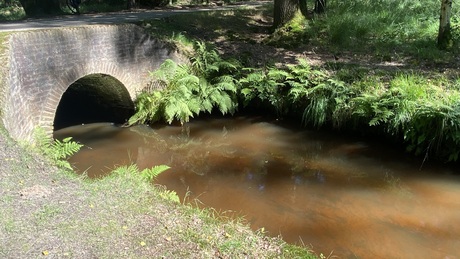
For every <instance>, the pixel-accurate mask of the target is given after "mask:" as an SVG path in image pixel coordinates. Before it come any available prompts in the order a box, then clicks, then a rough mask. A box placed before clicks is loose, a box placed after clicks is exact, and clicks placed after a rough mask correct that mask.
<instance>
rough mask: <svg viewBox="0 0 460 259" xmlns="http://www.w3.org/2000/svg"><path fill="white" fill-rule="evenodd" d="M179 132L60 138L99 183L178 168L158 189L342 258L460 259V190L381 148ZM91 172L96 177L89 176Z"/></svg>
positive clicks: (251, 128) (71, 132) (234, 131)
mask: <svg viewBox="0 0 460 259" xmlns="http://www.w3.org/2000/svg"><path fill="white" fill-rule="evenodd" d="M187 127H188V128H186V129H185V130H184V129H181V128H180V127H174V126H157V127H155V129H154V130H152V128H150V127H147V126H137V127H132V128H117V127H115V126H113V125H110V124H92V125H85V126H76V127H71V128H67V129H63V130H60V131H58V132H56V134H55V135H56V137H58V138H62V137H64V136H74V138H75V139H76V140H78V141H80V142H82V143H84V144H85V145H87V146H88V147H90V148H86V149H83V150H82V151H81V152H79V154H77V155H76V156H74V157H73V158H72V160H71V162H72V163H73V164H75V165H76V166H77V167H78V168H79V169H80V170H81V171H85V170H86V171H87V173H88V175H90V176H92V177H95V176H98V175H101V174H104V173H107V172H108V171H109V169H108V168H113V166H114V165H122V164H128V163H133V162H135V163H137V164H138V166H139V167H140V168H145V167H151V166H154V165H158V164H167V165H169V166H171V167H172V169H170V170H168V171H167V172H166V173H163V174H161V175H160V177H159V178H158V182H159V183H161V184H164V185H166V186H167V187H168V188H170V189H173V190H176V191H177V192H178V194H179V196H180V197H182V198H184V197H187V199H188V200H189V201H193V200H194V199H199V200H200V202H199V203H198V204H201V205H202V206H209V207H214V208H216V209H217V210H220V211H233V212H234V213H235V214H239V215H245V218H246V219H247V220H248V221H249V222H250V223H251V226H252V227H253V228H254V229H258V228H262V227H264V228H265V229H266V230H268V231H269V233H270V234H272V235H282V236H283V238H284V239H285V240H287V241H289V242H303V243H305V244H311V245H312V246H313V249H314V250H315V251H317V252H318V253H323V254H329V253H330V252H331V251H333V254H334V255H338V256H339V257H341V258H355V257H358V258H370V257H371V258H456V256H458V255H460V226H459V225H458V224H456V223H457V221H458V220H459V219H460V188H459V187H460V182H459V177H457V176H454V175H452V172H453V171H452V170H449V169H447V168H442V167H432V168H428V167H426V168H425V169H424V171H423V172H420V171H419V164H414V163H412V162H411V161H410V159H407V158H405V157H404V155H403V154H400V153H398V152H395V151H394V150H388V149H385V148H384V147H382V146H381V145H380V144H374V143H371V142H363V141H362V140H357V139H344V138H341V137H337V136H332V135H327V134H321V133H318V132H309V131H303V130H298V129H293V128H290V127H282V126H278V125H276V124H273V123H268V122H264V121H263V120H260V119H259V118H252V119H251V118H245V117H238V118H234V119H201V120H196V121H194V122H192V123H189V124H188V125H187ZM87 169H88V170H87Z"/></svg>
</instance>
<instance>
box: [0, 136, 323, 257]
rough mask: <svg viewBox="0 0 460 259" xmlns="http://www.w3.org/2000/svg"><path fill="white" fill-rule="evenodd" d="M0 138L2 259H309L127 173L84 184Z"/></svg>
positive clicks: (134, 173) (302, 252)
mask: <svg viewBox="0 0 460 259" xmlns="http://www.w3.org/2000/svg"><path fill="white" fill-rule="evenodd" d="M0 131H1V134H0V147H1V152H0V178H1V179H2V181H1V182H0V207H1V208H2V210H0V226H1V227H0V257H2V258H40V257H44V258H46V257H48V258H296V257H297V258H314V257H313V256H312V255H309V254H308V253H307V251H306V250H305V249H302V248H299V247H294V246H291V245H287V244H286V243H284V242H283V241H281V239H279V238H269V237H267V236H265V234H264V233H262V232H260V231H259V232H252V231H251V230H250V229H249V227H248V226H247V225H245V224H244V222H242V221H241V220H238V219H236V220H235V219H229V218H225V217H223V216H220V215H219V214H218V213H215V212H214V211H212V210H200V209H196V208H192V207H191V206H188V205H181V204H179V203H177V202H176V201H174V199H175V198H174V197H175V196H174V195H172V194H171V192H168V191H166V190H164V189H163V188H162V187H161V186H152V185H151V184H150V183H149V182H148V181H146V180H145V178H143V177H142V176H141V175H140V174H139V171H138V170H137V169H136V168H135V167H124V168H119V169H117V170H115V171H114V173H113V174H112V175H111V176H109V177H106V178H104V179H100V180H88V179H86V178H85V177H81V176H77V175H76V174H74V173H73V172H71V171H68V170H64V169H59V168H57V167H55V166H54V165H52V164H50V163H49V160H46V159H43V158H42V157H41V155H39V154H37V153H35V151H31V150H32V149H31V148H30V147H28V148H27V149H28V150H29V151H27V152H26V151H25V150H24V149H23V148H22V147H20V146H18V145H17V143H15V142H14V141H12V140H11V139H9V138H8V137H7V134H6V132H5V130H4V129H1V130H0ZM164 173H167V172H164Z"/></svg>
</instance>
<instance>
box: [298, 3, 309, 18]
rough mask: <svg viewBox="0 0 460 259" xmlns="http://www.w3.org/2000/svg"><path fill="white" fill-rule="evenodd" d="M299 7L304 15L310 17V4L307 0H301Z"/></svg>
mask: <svg viewBox="0 0 460 259" xmlns="http://www.w3.org/2000/svg"><path fill="white" fill-rule="evenodd" d="M299 8H300V12H301V13H302V15H303V16H304V17H305V18H307V17H308V6H307V0H299Z"/></svg>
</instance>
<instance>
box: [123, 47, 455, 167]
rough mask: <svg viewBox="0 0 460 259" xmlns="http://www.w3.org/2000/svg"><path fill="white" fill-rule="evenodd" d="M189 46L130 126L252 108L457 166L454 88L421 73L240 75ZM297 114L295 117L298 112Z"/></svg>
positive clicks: (265, 71) (268, 71) (235, 67)
mask: <svg viewBox="0 0 460 259" xmlns="http://www.w3.org/2000/svg"><path fill="white" fill-rule="evenodd" d="M203 46H205V45H204V43H197V44H195V50H196V53H197V54H196V55H195V56H192V57H191V59H190V60H191V62H190V63H191V64H192V65H177V64H175V63H174V62H173V61H170V60H169V61H166V62H165V63H164V64H163V66H162V68H161V69H160V70H159V71H157V72H155V73H152V81H153V82H157V81H160V82H161V84H163V85H164V90H163V91H161V90H155V91H151V92H146V93H143V94H141V95H140V96H139V98H138V100H137V102H136V103H137V113H136V114H135V115H134V116H133V117H132V118H131V119H130V123H131V124H134V123H145V122H154V121H157V120H158V119H161V118H165V120H166V121H167V122H169V123H171V122H172V121H173V120H178V121H180V122H181V123H184V122H186V121H188V120H189V118H191V117H193V116H194V115H197V114H199V113H200V112H202V111H206V112H211V111H212V110H213V108H214V107H218V109H219V110H220V111H221V112H222V113H223V114H225V113H227V112H233V111H235V109H236V108H237V107H240V108H244V107H245V106H248V105H256V106H262V107H266V108H268V109H267V110H266V111H270V112H272V113H274V114H276V115H277V116H279V117H283V116H286V115H289V116H292V115H294V116H297V117H298V118H299V119H300V120H301V121H302V122H303V124H304V125H306V126H312V127H315V128H318V129H319V128H321V127H325V126H327V127H334V128H337V129H342V130H354V131H358V132H359V131H363V132H366V131H372V132H374V133H375V134H377V135H381V136H384V137H387V138H391V139H393V140H394V141H395V142H402V143H403V144H404V145H405V146H406V148H407V151H408V152H412V153H413V154H415V155H421V156H424V157H425V159H426V158H433V159H437V160H442V161H456V160H457V159H458V155H459V152H460V149H459V148H458V146H459V144H460V118H459V115H460V106H459V103H460V101H459V100H460V98H459V97H460V92H459V91H458V81H456V79H452V78H448V77H442V76H441V77H436V78H435V77H430V76H426V75H423V74H421V73H419V74H417V73H412V74H405V73H400V74H393V75H387V77H386V78H385V80H382V78H381V77H378V76H368V77H362V78H361V79H357V80H351V81H349V82H344V81H342V80H340V78H339V77H337V76H336V75H335V74H334V73H331V72H330V71H327V70H325V69H323V68H319V67H312V66H310V65H309V64H308V62H307V61H306V60H302V59H299V60H298V62H297V64H291V65H287V66H285V67H281V68H280V67H275V66H267V67H263V68H245V67H242V65H241V64H239V63H237V62H235V61H234V60H229V61H227V60H224V59H223V58H221V57H219V56H218V55H217V52H216V51H215V50H213V49H208V48H204V47H203ZM299 110H300V111H303V112H300V113H299V112H298V111H299Z"/></svg>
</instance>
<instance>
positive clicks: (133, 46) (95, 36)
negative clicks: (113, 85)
mask: <svg viewBox="0 0 460 259" xmlns="http://www.w3.org/2000/svg"><path fill="white" fill-rule="evenodd" d="M9 49H10V51H9V77H8V86H9V87H8V88H7V89H6V93H5V98H4V101H3V103H2V106H3V107H1V108H0V110H1V111H2V114H1V117H2V120H3V123H4V125H5V127H6V129H7V130H8V132H9V133H10V135H11V136H12V137H13V138H15V139H18V140H26V141H31V140H33V131H34V129H35V128H36V127H37V126H40V127H43V128H45V130H47V131H48V132H49V133H51V132H52V130H53V121H54V115H55V112H56V109H57V106H58V104H59V101H60V99H61V97H62V95H63V93H64V92H65V91H66V89H67V88H68V87H69V86H70V85H71V84H72V83H73V82H75V81H76V80H78V79H79V78H81V77H84V76H86V75H89V74H96V73H100V74H107V75H110V76H113V77H114V78H116V79H118V80H119V81H120V82H121V83H122V84H123V85H124V86H125V87H126V89H127V90H128V92H129V94H130V95H131V98H133V99H134V98H135V96H136V94H137V93H138V92H139V91H140V90H141V89H142V88H143V87H145V86H146V85H147V82H148V79H149V78H148V72H149V71H152V70H155V69H156V68H158V67H159V65H160V64H161V63H163V61H164V60H165V59H168V58H170V59H175V60H177V59H178V58H177V56H176V54H175V53H174V52H171V51H170V49H169V48H167V47H166V45H165V44H163V43H161V42H159V41H158V40H156V39H154V38H152V37H151V36H149V35H146V34H145V33H144V31H143V29H142V28H140V27H138V26H136V25H132V24H129V25H128V24H126V25H105V26H85V27H74V28H65V29H62V28H61V29H48V30H40V31H29V32H18V33H15V34H13V35H12V36H11V38H10V46H9ZM76 109H78V107H76Z"/></svg>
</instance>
